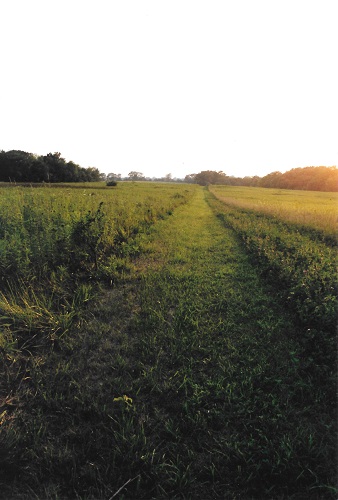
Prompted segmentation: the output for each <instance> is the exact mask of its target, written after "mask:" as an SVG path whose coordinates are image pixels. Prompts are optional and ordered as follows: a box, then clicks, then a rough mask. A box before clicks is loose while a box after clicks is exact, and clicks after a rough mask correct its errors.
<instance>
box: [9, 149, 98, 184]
mask: <svg viewBox="0 0 338 500" xmlns="http://www.w3.org/2000/svg"><path fill="white" fill-rule="evenodd" d="M100 179H101V174H100V172H99V170H98V169H97V168H94V167H89V168H83V167H80V166H79V165H77V164H76V163H74V162H72V161H69V162H66V160H65V159H64V158H62V157H61V153H48V154H47V155H45V156H36V155H33V154H32V153H27V152H26V151H17V150H12V151H7V152H6V151H0V181H1V182H87V181H90V182H95V181H99V180H100Z"/></svg>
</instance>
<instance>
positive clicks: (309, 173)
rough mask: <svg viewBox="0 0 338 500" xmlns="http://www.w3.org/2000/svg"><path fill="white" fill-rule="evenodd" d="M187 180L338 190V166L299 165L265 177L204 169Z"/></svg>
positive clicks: (205, 182)
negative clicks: (239, 175)
mask: <svg viewBox="0 0 338 500" xmlns="http://www.w3.org/2000/svg"><path fill="white" fill-rule="evenodd" d="M184 180H185V182H192V183H196V184H200V185H201V186H206V185H208V184H224V185H230V186H253V187H267V188H279V189H302V190H308V191H338V170H337V167H302V168H301V167H299V168H293V169H291V170H288V171H287V172H285V173H281V172H272V173H270V174H267V175H265V176H264V177H259V176H257V175H256V176H253V177H249V176H247V177H234V176H228V175H226V174H225V173H224V172H222V171H219V172H215V171H213V170H203V171H202V172H200V173H198V174H189V175H187V176H186V177H185V179H184Z"/></svg>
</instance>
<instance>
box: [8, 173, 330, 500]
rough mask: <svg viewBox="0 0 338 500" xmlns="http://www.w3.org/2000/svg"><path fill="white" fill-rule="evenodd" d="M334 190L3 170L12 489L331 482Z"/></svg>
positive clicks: (306, 486) (304, 493)
mask: <svg viewBox="0 0 338 500" xmlns="http://www.w3.org/2000/svg"><path fill="white" fill-rule="evenodd" d="M337 202H338V199H337V194H334V193H317V192H316V193H310V192H303V191H302V192H297V191H293V192H291V191H282V190H278V191H277V190H270V189H258V188H240V187H227V186H209V187H208V188H202V187H200V186H197V185H189V184H174V183H172V184H171V183H163V184H154V183H146V182H145V183H142V182H136V183H132V182H125V183H119V184H118V185H117V186H116V187H114V188H108V187H105V186H104V185H103V184H102V185H100V184H93V185H88V184H87V185H86V184H84V185H77V188H74V187H72V186H71V185H63V186H58V187H50V186H48V185H46V186H45V187H33V186H27V187H20V186H16V187H5V186H1V187H0V324H1V330H0V377H1V383H0V397H1V400H0V497H2V498H6V499H55V500H56V499H88V500H89V499H113V498H118V499H122V500H123V499H145V500H150V499H160V498H161V499H164V498H168V499H174V498H177V499H178V498H180V499H201V500H202V499H216V498H222V499H229V500H230V499H245V500H246V499H285V500H286V499H294V500H295V499H321V498H323V499H335V498H337V493H338V490H337V488H336V487H337V484H336V479H337V478H336V466H337V460H336V451H337V450H336V442H337V441H336V437H337V429H336V422H337V414H336V413H337V411H336V407H337V406H336V321H337V289H336V284H337V274H336V264H337V240H336V226H335V224H336V218H337Z"/></svg>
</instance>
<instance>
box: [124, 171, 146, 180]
mask: <svg viewBox="0 0 338 500" xmlns="http://www.w3.org/2000/svg"><path fill="white" fill-rule="evenodd" d="M128 177H129V179H130V180H131V181H142V180H144V175H143V174H142V173H141V172H135V171H131V172H129V174H128Z"/></svg>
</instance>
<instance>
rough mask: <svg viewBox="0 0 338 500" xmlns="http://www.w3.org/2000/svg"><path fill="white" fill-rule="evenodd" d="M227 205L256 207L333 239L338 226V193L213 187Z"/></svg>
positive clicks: (258, 209)
mask: <svg viewBox="0 0 338 500" xmlns="http://www.w3.org/2000/svg"><path fill="white" fill-rule="evenodd" d="M209 189H210V192H212V193H213V194H214V195H215V196H216V197H217V198H218V199H219V200H221V201H223V202H224V203H226V204H227V205H231V206H233V207H239V208H243V209H250V210H255V211H257V212H260V213H264V214H266V215H271V216H273V217H276V218H278V219H281V220H284V221H286V222H291V223H295V224H297V225H298V226H303V227H306V228H313V229H316V230H318V231H319V232H322V233H324V234H325V235H329V236H331V237H332V238H333V239H336V237H337V229H338V194H337V193H323V192H313V191H295V190H288V189H266V188H252V187H243V186H210V187H209Z"/></svg>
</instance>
